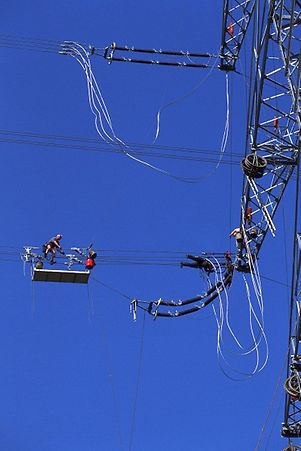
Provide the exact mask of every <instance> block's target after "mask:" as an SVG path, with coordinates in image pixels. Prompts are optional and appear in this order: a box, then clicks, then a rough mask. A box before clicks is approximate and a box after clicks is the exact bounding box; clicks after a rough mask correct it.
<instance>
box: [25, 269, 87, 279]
mask: <svg viewBox="0 0 301 451" xmlns="http://www.w3.org/2000/svg"><path fill="white" fill-rule="evenodd" d="M89 276H90V271H60V270H55V269H37V268H34V270H33V275H32V281H33V282H64V283H88V280H89Z"/></svg>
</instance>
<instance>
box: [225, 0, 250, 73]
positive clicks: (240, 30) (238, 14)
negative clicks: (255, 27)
mask: <svg viewBox="0 0 301 451" xmlns="http://www.w3.org/2000/svg"><path fill="white" fill-rule="evenodd" d="M254 5H255V0H243V1H237V0H224V10H223V28H222V44H221V50H220V66H219V68H220V69H221V70H235V64H236V61H237V58H238V55H239V51H240V48H241V46H242V43H243V40H244V37H245V34H246V31H247V28H248V25H249V23H250V19H251V17H252V13H253V10H254Z"/></svg>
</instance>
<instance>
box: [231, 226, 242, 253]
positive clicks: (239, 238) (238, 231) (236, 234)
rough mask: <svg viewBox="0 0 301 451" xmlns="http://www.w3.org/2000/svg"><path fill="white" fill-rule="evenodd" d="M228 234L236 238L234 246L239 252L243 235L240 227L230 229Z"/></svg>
mask: <svg viewBox="0 0 301 451" xmlns="http://www.w3.org/2000/svg"><path fill="white" fill-rule="evenodd" d="M230 236H233V237H234V238H235V239H236V247H237V250H238V252H239V253H241V251H242V248H243V241H244V240H243V235H242V232H241V229H240V228H239V227H237V228H236V229H234V230H232V232H231V233H230Z"/></svg>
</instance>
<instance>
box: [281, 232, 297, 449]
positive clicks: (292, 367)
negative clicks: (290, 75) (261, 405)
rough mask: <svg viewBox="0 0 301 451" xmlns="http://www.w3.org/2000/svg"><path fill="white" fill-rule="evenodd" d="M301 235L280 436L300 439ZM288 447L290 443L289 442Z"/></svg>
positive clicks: (294, 283) (295, 267)
mask: <svg viewBox="0 0 301 451" xmlns="http://www.w3.org/2000/svg"><path fill="white" fill-rule="evenodd" d="M300 267H301V233H298V234H297V236H296V239H295V246H294V267H293V284H292V296H291V321H290V323H291V325H290V329H291V330H290V341H289V361H288V374H287V379H286V382H285V385H284V387H285V391H286V397H285V414H284V422H283V425H282V431H281V433H282V436H283V437H287V438H296V437H301V354H300V352H301V350H300V343H301V272H300ZM290 445H292V443H291V442H290Z"/></svg>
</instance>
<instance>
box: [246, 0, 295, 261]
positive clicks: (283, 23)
mask: <svg viewBox="0 0 301 451" xmlns="http://www.w3.org/2000/svg"><path fill="white" fill-rule="evenodd" d="M268 6H269V9H268V11H267V12H266V15H267V17H266V19H264V18H263V20H262V23H264V24H265V26H264V28H263V29H262V33H261V36H260V39H259V40H258V46H257V48H256V49H254V54H255V63H256V64H255V68H256V76H255V79H254V84H253V91H252V95H251V98H250V115H249V116H250V119H249V126H248V127H249V135H250V138H251V153H250V154H249V155H247V156H246V158H245V159H244V160H243V162H242V168H243V171H244V173H245V181H244V188H243V194H242V214H241V231H242V233H243V235H244V246H243V248H242V250H241V251H240V255H238V260H245V261H247V259H248V258H251V256H252V258H255V257H256V256H257V254H258V252H259V250H260V248H261V246H262V243H263V241H264V238H265V236H266V234H267V232H268V231H270V232H271V234H272V235H273V236H275V233H276V227H275V225H274V223H273V217H274V215H275V212H276V210H277V207H278V205H279V202H280V200H281V198H282V196H283V193H284V190H285V188H286V186H287V184H288V182H289V179H290V177H291V175H292V173H293V171H294V169H295V167H296V166H297V163H298V157H299V153H300V121H301V117H300V116H301V115H300V93H301V90H300V67H301V65H300V58H301V53H300V43H301V3H300V2H299V1H296V0H270V1H269V2H268ZM245 250H247V253H244V252H245ZM247 255H248V257H247Z"/></svg>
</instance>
